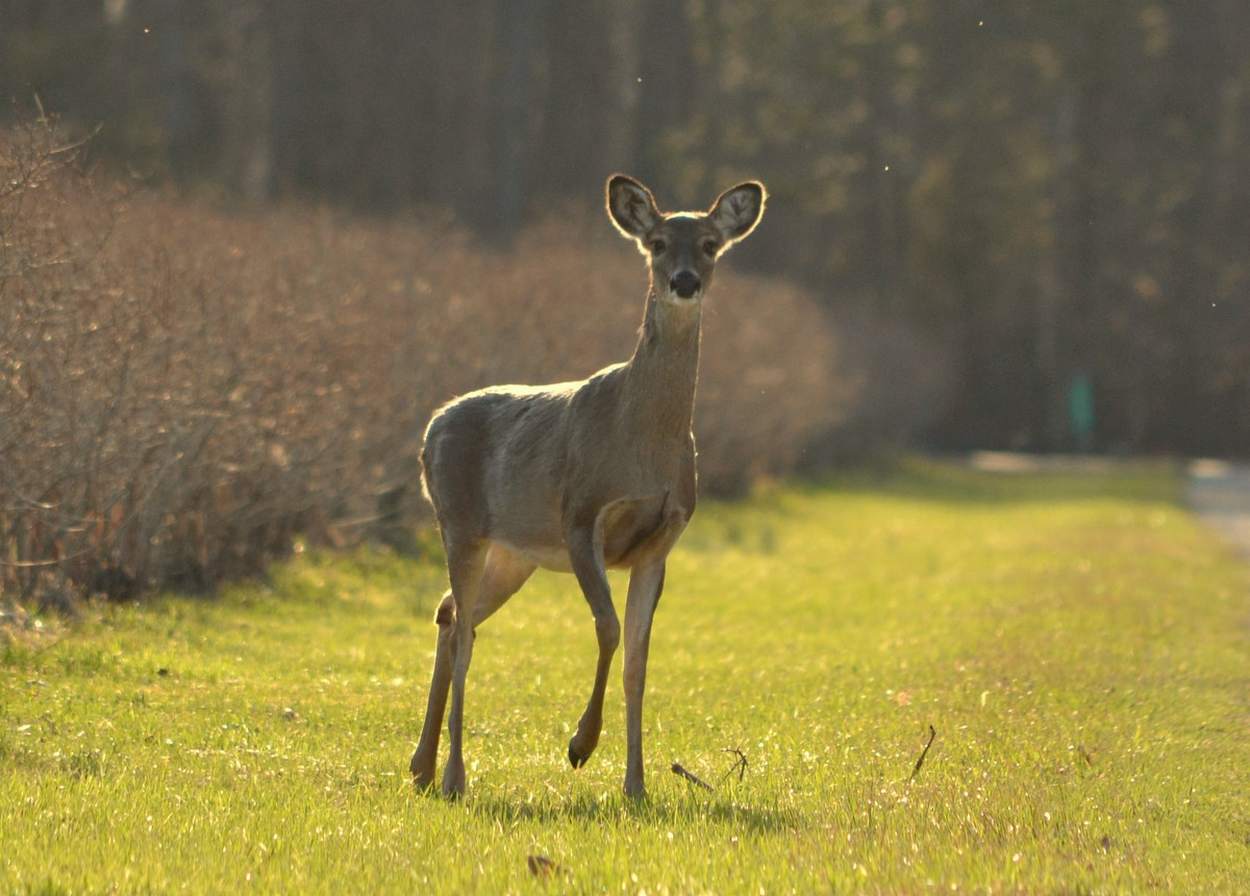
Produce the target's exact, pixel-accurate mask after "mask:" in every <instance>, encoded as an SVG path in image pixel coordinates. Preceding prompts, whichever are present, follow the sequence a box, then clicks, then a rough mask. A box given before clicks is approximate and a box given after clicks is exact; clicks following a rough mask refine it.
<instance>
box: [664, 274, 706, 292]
mask: <svg viewBox="0 0 1250 896" xmlns="http://www.w3.org/2000/svg"><path fill="white" fill-rule="evenodd" d="M668 285H669V288H670V289H672V290H673V292H675V293H677V295H679V296H681V297H682V298H683V299H689V298H691V297H693V296H694V294H695V293H696V292H698V291H699V275H698V274H696V273H695V272H694V271H678V272H677V273H676V274H674V275H673V279H671V280H669V281H668Z"/></svg>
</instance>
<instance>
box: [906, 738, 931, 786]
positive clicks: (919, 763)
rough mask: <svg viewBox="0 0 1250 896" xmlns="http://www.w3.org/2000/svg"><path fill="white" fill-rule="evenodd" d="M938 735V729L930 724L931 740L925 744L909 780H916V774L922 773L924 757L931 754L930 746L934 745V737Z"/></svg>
mask: <svg viewBox="0 0 1250 896" xmlns="http://www.w3.org/2000/svg"><path fill="white" fill-rule="evenodd" d="M936 737H937V729H936V728H934V727H933V726H932V725H930V726H929V742H928V743H927V744H925V745H924V749H923V750H921V751H920V758H919V759H917V760H916V767H915V768H913V769H912V770H911V777H910V778H908V779H907V780H908V781H914V780H915V779H916V775H918V774H920V767H921V766H922V765H924V758H925V757H926V756H928V755H929V747H931V746H933V739H934V738H936Z"/></svg>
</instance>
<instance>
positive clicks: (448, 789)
mask: <svg viewBox="0 0 1250 896" xmlns="http://www.w3.org/2000/svg"><path fill="white" fill-rule="evenodd" d="M443 796H444V797H446V798H447V799H449V800H458V799H460V797H462V796H464V766H461V767H460V768H459V769H456V768H454V767H452V765H451V764H450V763H448V766H447V768H445V769H444V770H443Z"/></svg>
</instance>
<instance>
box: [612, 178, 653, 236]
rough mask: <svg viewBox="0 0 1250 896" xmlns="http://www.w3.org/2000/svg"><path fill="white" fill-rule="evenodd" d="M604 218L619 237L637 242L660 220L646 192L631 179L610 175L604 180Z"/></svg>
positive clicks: (646, 190)
mask: <svg viewBox="0 0 1250 896" xmlns="http://www.w3.org/2000/svg"><path fill="white" fill-rule="evenodd" d="M608 217H610V218H611V219H612V223H613V224H615V225H616V229H617V230H619V231H620V232H621V234H622V235H624V236H627V237H629V238H630V239H631V240H641V239H642V238H643V237H644V236H645V235H646V233H647V231H648V230H650V229H651V228H652V227H654V226H655V225H656V224H658V223H660V217H661V216H660V210H659V209H658V208H656V206H655V197H654V196H652V195H651V191H650V190H648V189H647V188H646V187H644V186H643V185H642V184H640V183H638V181H636V180H634V179H633V178H632V177H627V176H625V175H624V174H614V175H612V176H611V177H610V178H608Z"/></svg>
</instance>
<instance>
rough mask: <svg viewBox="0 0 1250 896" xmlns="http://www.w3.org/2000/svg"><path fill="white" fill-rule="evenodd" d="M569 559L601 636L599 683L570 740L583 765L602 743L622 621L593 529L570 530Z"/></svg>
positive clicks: (574, 759) (576, 762)
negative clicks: (606, 697)
mask: <svg viewBox="0 0 1250 896" xmlns="http://www.w3.org/2000/svg"><path fill="white" fill-rule="evenodd" d="M568 545H569V560H570V562H571V565H572V567H573V573H574V574H575V575H576V576H577V582H578V584H579V585H581V587H582V593H583V594H584V595H585V596H586V602H587V603H589V604H590V611H591V612H592V613H593V614H594V617H595V635H596V637H597V638H598V640H599V661H598V663H597V665H596V667H595V683H594V686H593V687H592V688H591V692H590V700H589V701H588V702H587V704H586V711H585V712H584V713H582V717H581V720H580V721H579V722H578V723H577V732H576V733H575V734H574V735H573V737H572V739H571V740H570V741H569V762H570V763H571V764H572V766H573V768H581V767H582V766H583V765H585V764H586V761H587V760H588V759H590V755H591V754H592V753H593V752H594V751H595V747H597V746H598V745H599V734H600V732H601V731H602V730H603V694H604V691H605V690H606V689H607V684H608V671H609V670H610V669H611V666H612V657H613V655H614V654H615V653H616V646H617V644H619V643H620V640H621V623H620V620H619V619H618V618H617V616H616V608H615V607H614V606H612V590H611V588H609V586H608V577H607V573H606V572H605V570H604V563H603V550H602V547H601V546H600V545H598V544H597V540H596V539H595V538H594V535H593V529H585V530H580V531H576V532H573V533H570V536H569V538H568Z"/></svg>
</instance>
